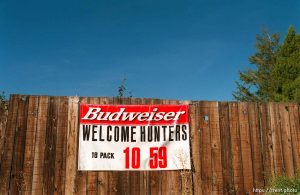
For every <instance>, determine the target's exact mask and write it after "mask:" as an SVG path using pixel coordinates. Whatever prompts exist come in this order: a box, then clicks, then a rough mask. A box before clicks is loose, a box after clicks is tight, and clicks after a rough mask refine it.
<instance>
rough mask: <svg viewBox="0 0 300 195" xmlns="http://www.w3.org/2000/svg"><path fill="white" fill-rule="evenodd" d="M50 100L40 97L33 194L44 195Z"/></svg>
mask: <svg viewBox="0 0 300 195" xmlns="http://www.w3.org/2000/svg"><path fill="white" fill-rule="evenodd" d="M48 103H49V98H48V97H46V96H41V97H39V108H38V114H37V130H36V138H35V151H34V165H33V178H32V192H33V194H43V169H44V156H45V153H44V151H45V140H46V125H47V117H48Z"/></svg>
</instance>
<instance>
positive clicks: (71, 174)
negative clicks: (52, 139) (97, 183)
mask: <svg viewBox="0 0 300 195" xmlns="http://www.w3.org/2000/svg"><path fill="white" fill-rule="evenodd" d="M78 102H79V98H78V97H69V100H68V132H67V156H66V180H65V193H66V194H74V193H75V192H76V186H75V183H76V181H75V179H76V172H77V163H76V162H77V141H78V133H77V129H78V114H79V113H78Z"/></svg>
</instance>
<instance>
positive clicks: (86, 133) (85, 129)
mask: <svg viewBox="0 0 300 195" xmlns="http://www.w3.org/2000/svg"><path fill="white" fill-rule="evenodd" d="M90 130H91V125H83V141H86V140H87V141H89V139H90Z"/></svg>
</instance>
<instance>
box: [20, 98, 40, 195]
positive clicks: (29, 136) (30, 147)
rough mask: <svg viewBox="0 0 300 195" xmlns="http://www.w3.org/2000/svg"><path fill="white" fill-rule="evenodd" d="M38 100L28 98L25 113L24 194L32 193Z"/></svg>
mask: <svg viewBox="0 0 300 195" xmlns="http://www.w3.org/2000/svg"><path fill="white" fill-rule="evenodd" d="M38 106H39V98H38V97H37V96H31V97H29V101H28V113H27V127H26V140H25V142H26V143H25V154H24V155H25V156H24V168H23V170H24V185H25V187H24V191H23V193H25V194H31V192H32V189H31V187H32V185H31V183H32V177H33V166H34V154H35V142H36V139H35V138H36V133H37V132H36V130H37V122H38V121H37V115H38Z"/></svg>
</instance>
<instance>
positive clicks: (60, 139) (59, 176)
mask: <svg viewBox="0 0 300 195" xmlns="http://www.w3.org/2000/svg"><path fill="white" fill-rule="evenodd" d="M59 99H60V100H59V105H58V113H57V116H58V118H57V133H56V134H57V139H56V154H55V155H56V156H55V175H54V192H55V194H64V193H65V188H64V186H65V179H66V158H65V156H66V149H67V144H66V143H67V131H68V98H67V97H59Z"/></svg>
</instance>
